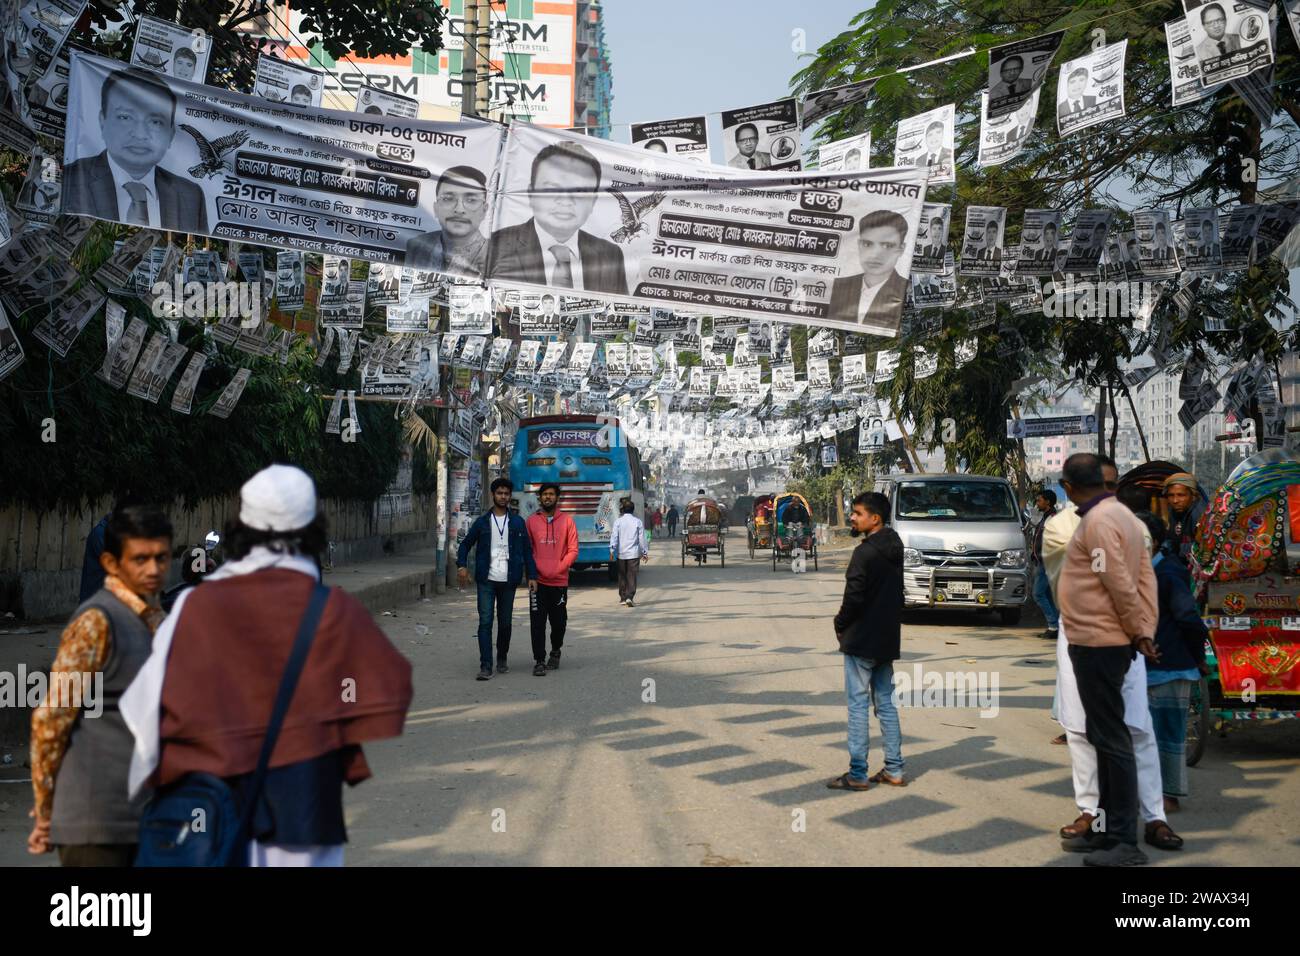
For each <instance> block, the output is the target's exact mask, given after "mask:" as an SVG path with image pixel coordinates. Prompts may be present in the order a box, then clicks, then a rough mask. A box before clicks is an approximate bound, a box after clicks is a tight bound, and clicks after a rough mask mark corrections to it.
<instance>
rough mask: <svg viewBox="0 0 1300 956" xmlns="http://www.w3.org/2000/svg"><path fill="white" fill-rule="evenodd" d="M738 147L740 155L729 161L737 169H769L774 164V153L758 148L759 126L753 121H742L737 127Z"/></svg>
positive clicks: (729, 164)
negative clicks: (761, 150)
mask: <svg viewBox="0 0 1300 956" xmlns="http://www.w3.org/2000/svg"><path fill="white" fill-rule="evenodd" d="M736 149H738V150H740V155H739V156H736V157H733V158H732V159H731V160H730V161H729V162H728V163H727V165H728V166H732V167H734V168H736V169H768V168H770V167H771V165H772V154H771V153H764V152H760V151H759V149H758V127H757V126H755V125H754V124H753V123H741V124H740V125H739V126H737V127H736Z"/></svg>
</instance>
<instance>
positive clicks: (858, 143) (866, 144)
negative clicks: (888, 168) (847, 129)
mask: <svg viewBox="0 0 1300 956" xmlns="http://www.w3.org/2000/svg"><path fill="white" fill-rule="evenodd" d="M870 163H871V134H870V133H869V132H868V133H860V134H858V135H857V136H846V137H845V138H844V139H837V140H836V141H835V142H833V143H827V144H826V145H825V146H819V147H818V148H817V168H818V170H820V171H821V172H823V173H834V172H839V171H841V170H843V171H844V172H847V173H856V172H860V171H861V170H864V169H867V168H868V166H869V165H870Z"/></svg>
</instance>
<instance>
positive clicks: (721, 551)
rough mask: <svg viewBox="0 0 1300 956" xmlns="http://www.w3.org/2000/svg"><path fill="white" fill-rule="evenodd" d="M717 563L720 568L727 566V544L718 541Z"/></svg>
mask: <svg viewBox="0 0 1300 956" xmlns="http://www.w3.org/2000/svg"><path fill="white" fill-rule="evenodd" d="M718 561H719V563H720V564H721V566H722V567H724V568H725V567H726V566H727V542H725V541H723V540H721V539H719V540H718Z"/></svg>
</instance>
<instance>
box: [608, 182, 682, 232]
mask: <svg viewBox="0 0 1300 956" xmlns="http://www.w3.org/2000/svg"><path fill="white" fill-rule="evenodd" d="M610 192H612V193H613V194H614V198H615V199H617V200H618V208H619V212H620V213H621V215H622V217H623V225H622V227H620V228H619V229H616V230H615V231H614V232H611V233H610V234H609V238H611V239H613V240H614V241H615V242H619V243H623V242H631V241H632V240H633V239H635V238H636V237H637V236H640V235H643V234H644V233H645V232H646V228H647V227H646V224H645V216H646V213H648V212H650V210H652V209H654V208H655V206H658V205H659V204H660V203H661V202H663V201H664V200H665V199H667V198H668V194H667V193H651V194H650V195H649V196H642V197H641V198H640V199H638V200H637V201H636V202H629V201H628V198H627V197H626V196H624V195H623V193H622V191H621V190H618V189H611V190H610Z"/></svg>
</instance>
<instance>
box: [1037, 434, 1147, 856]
mask: <svg viewBox="0 0 1300 956" xmlns="http://www.w3.org/2000/svg"><path fill="white" fill-rule="evenodd" d="M1061 484H1062V485H1064V486H1065V491H1066V494H1067V495H1069V497H1070V500H1071V501H1073V502H1074V503H1075V504H1076V505H1077V506H1078V513H1079V517H1080V519H1081V520H1080V522H1079V527H1078V529H1077V530H1076V531H1075V533H1074V536H1073V537H1072V538H1071V539H1070V543H1069V545H1068V546H1067V547H1066V553H1065V561H1064V565H1063V566H1062V569H1061V578H1060V581H1059V583H1058V594H1059V597H1060V602H1061V605H1060V606H1061V628H1062V631H1063V632H1064V636H1065V638H1066V640H1067V641H1068V642H1069V656H1070V663H1071V665H1072V669H1073V672H1074V680H1075V684H1076V686H1077V688H1078V694H1079V698H1080V700H1081V702H1082V704H1083V712H1084V716H1085V733H1086V735H1087V740H1088V742H1089V743H1090V744H1092V746H1093V747H1094V748H1095V750H1096V753H1097V765H1098V772H1097V776H1098V782H1099V786H1100V790H1099V799H1098V804H1099V806H1100V810H1101V812H1102V814H1104V816H1103V817H1102V820H1103V822H1104V824H1105V829H1104V832H1101V833H1098V832H1094V831H1093V830H1091V829H1089V830H1087V831H1086V832H1085V833H1083V834H1080V835H1078V837H1077V838H1071V839H1070V840H1067V841H1066V846H1065V848H1066V849H1076V848H1077V849H1080V850H1083V851H1085V852H1088V853H1089V855H1088V856H1087V857H1085V859H1084V862H1085V863H1086V864H1088V865H1090V866H1135V865H1140V864H1143V863H1146V862H1147V857H1146V855H1145V854H1144V853H1143V852H1142V851H1141V850H1140V849H1138V846H1137V818H1138V766H1137V760H1136V757H1135V754H1134V747H1133V738H1132V735H1131V734H1130V731H1129V728H1128V726H1127V724H1126V722H1125V712H1124V696H1123V686H1124V678H1125V676H1126V675H1127V674H1128V671H1129V668H1130V666H1131V664H1132V662H1133V659H1134V657H1135V656H1136V654H1137V652H1138V651H1141V653H1142V654H1143V655H1144V656H1145V657H1147V658H1149V659H1154V658H1155V657H1156V652H1155V647H1154V643H1153V641H1154V637H1155V632H1156V613H1157V612H1156V606H1157V596H1156V581H1155V571H1154V569H1153V568H1152V566H1151V560H1150V555H1149V553H1148V552H1147V549H1146V545H1145V541H1144V529H1143V526H1142V523H1141V522H1139V521H1138V520H1137V518H1136V517H1134V515H1133V513H1132V512H1131V511H1129V510H1128V509H1127V508H1125V507H1124V506H1123V505H1122V504H1120V503H1119V502H1118V501H1116V500H1115V495H1114V493H1113V492H1112V491H1109V490H1107V488H1106V480H1105V477H1104V475H1103V472H1102V464H1101V461H1100V460H1099V459H1098V456H1096V455H1092V454H1088V453H1086V452H1081V453H1077V454H1074V455H1071V456H1070V457H1069V458H1068V459H1066V461H1065V466H1064V469H1063V473H1062V477H1061ZM1063 700H1064V696H1063Z"/></svg>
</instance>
